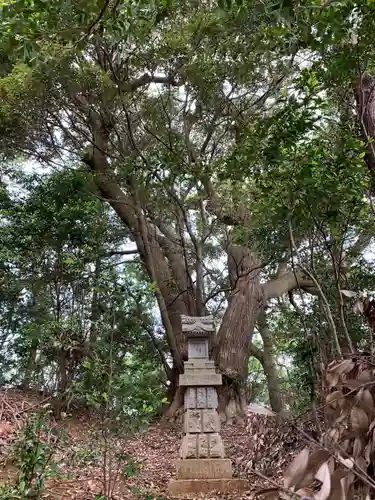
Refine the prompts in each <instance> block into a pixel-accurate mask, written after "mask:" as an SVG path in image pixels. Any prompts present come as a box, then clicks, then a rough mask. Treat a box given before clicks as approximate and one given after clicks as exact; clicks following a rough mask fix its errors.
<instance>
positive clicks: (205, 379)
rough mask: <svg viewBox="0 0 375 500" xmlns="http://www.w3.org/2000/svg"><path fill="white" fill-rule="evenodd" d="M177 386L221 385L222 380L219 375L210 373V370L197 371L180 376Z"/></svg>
mask: <svg viewBox="0 0 375 500" xmlns="http://www.w3.org/2000/svg"><path fill="white" fill-rule="evenodd" d="M179 384H180V386H182V387H186V386H193V387H194V386H195V387H197V386H210V385H221V384H222V378H221V374H220V373H212V371H210V370H199V373H195V371H194V373H184V374H182V375H180V378H179Z"/></svg>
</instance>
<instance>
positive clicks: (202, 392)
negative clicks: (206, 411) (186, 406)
mask: <svg viewBox="0 0 375 500" xmlns="http://www.w3.org/2000/svg"><path fill="white" fill-rule="evenodd" d="M195 390H196V391H197V408H207V402H206V392H207V391H206V388H205V387H198V388H197V389H195Z"/></svg>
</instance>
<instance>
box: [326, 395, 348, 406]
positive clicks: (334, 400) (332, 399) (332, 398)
mask: <svg viewBox="0 0 375 500" xmlns="http://www.w3.org/2000/svg"><path fill="white" fill-rule="evenodd" d="M343 398H344V395H343V393H342V392H341V391H334V392H331V393H329V394H328V395H327V397H326V403H327V404H329V405H331V406H332V407H333V408H336V407H337V405H338V403H339V401H340V399H343Z"/></svg>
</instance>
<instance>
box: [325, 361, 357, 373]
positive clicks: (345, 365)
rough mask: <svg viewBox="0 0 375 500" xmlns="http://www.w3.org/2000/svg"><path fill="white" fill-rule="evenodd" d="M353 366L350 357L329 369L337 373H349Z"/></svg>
mask: <svg viewBox="0 0 375 500" xmlns="http://www.w3.org/2000/svg"><path fill="white" fill-rule="evenodd" d="M354 366H355V363H354V361H352V360H351V359H344V360H343V361H341V362H340V363H338V364H337V365H335V366H333V367H332V368H331V369H330V370H329V371H330V372H332V373H338V374H341V373H349V372H351V371H352V370H353V368H354Z"/></svg>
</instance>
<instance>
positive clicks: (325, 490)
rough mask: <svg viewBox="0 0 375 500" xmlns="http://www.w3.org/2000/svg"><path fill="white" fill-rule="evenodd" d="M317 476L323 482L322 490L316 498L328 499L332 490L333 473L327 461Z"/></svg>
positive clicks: (317, 499) (320, 499)
mask: <svg viewBox="0 0 375 500" xmlns="http://www.w3.org/2000/svg"><path fill="white" fill-rule="evenodd" d="M315 477H316V479H318V480H319V481H321V483H322V486H321V488H320V491H319V493H318V494H317V495H316V497H315V498H316V500H327V498H328V497H329V494H330V492H331V473H330V470H329V466H328V463H327V462H325V463H324V464H322V465H321V466H320V467H319V469H318V471H317V473H316V475H315Z"/></svg>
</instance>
